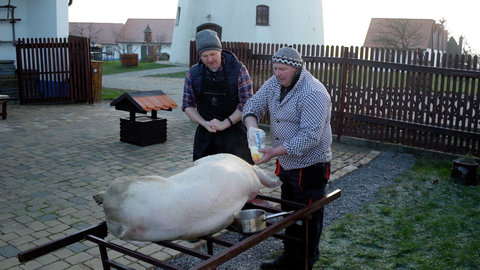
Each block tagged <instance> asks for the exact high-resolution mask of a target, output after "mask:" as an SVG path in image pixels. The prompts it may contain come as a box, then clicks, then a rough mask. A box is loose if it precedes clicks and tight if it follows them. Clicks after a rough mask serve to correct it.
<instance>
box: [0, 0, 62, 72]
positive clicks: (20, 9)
mask: <svg viewBox="0 0 480 270" xmlns="http://www.w3.org/2000/svg"><path fill="white" fill-rule="evenodd" d="M68 5H69V1H67V0H0V60H1V61H8V62H11V61H13V62H14V64H15V66H16V63H15V62H16V54H15V41H16V40H17V39H19V38H67V37H68Z"/></svg>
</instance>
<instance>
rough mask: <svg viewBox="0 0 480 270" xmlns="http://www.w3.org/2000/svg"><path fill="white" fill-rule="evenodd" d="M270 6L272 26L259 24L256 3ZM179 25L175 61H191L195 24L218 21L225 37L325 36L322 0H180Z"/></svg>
mask: <svg viewBox="0 0 480 270" xmlns="http://www.w3.org/2000/svg"><path fill="white" fill-rule="evenodd" d="M257 5H267V6H269V7H270V17H269V26H257V25H256V23H255V19H256V6H257ZM178 6H179V7H180V8H181V14H180V20H179V25H178V26H175V29H174V33H173V43H172V58H171V61H172V62H178V63H183V64H187V63H188V57H189V56H188V52H189V49H188V47H189V42H190V40H193V39H194V37H195V30H196V27H197V26H199V25H201V24H204V23H215V24H218V25H220V26H221V27H222V41H238V42H259V43H287V44H316V45H317V44H318V45H322V44H323V43H324V39H323V9H322V1H321V0H302V1H301V3H299V2H298V1H291V0H249V1H241V0H202V1H197V0H179V1H178Z"/></svg>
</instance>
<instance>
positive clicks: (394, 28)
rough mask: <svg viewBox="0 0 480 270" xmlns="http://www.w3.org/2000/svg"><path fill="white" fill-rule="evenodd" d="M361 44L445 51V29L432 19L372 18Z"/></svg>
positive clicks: (425, 50)
mask: <svg viewBox="0 0 480 270" xmlns="http://www.w3.org/2000/svg"><path fill="white" fill-rule="evenodd" d="M363 46H365V47H373V48H393V49H398V50H418V49H420V50H422V51H423V52H429V53H432V52H434V53H437V52H445V51H446V50H447V31H446V30H445V28H444V27H443V26H442V25H441V24H437V23H436V22H435V20H432V19H397V18H372V20H371V21H370V26H369V28H368V32H367V36H366V37H365V42H364V44H363Z"/></svg>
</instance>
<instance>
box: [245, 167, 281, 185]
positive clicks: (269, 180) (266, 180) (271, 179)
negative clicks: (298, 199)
mask: <svg viewBox="0 0 480 270" xmlns="http://www.w3.org/2000/svg"><path fill="white" fill-rule="evenodd" d="M252 168H253V171H254V172H255V174H256V175H257V177H258V179H260V183H262V185H264V186H266V187H269V188H275V187H279V186H280V185H281V184H282V182H280V180H279V179H278V177H277V176H276V175H275V174H273V173H267V172H266V171H264V170H263V169H261V168H259V167H258V166H255V165H253V166H252Z"/></svg>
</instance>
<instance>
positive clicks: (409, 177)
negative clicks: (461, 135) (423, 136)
mask: <svg viewBox="0 0 480 270" xmlns="http://www.w3.org/2000/svg"><path fill="white" fill-rule="evenodd" d="M451 167H452V161H451V160H437V159H428V158H419V159H418V160H417V162H416V164H415V166H414V167H413V168H412V169H411V170H409V171H407V172H405V173H404V174H403V175H401V176H400V177H398V178H397V179H396V180H395V183H394V184H393V185H391V186H388V187H385V188H383V189H382V190H381V191H380V192H379V194H378V200H377V201H376V202H373V203H370V204H369V205H367V206H366V207H365V208H364V209H363V210H362V211H361V212H360V213H356V214H349V215H347V216H346V217H344V218H343V219H341V220H339V221H338V222H336V223H335V224H333V225H332V226H330V227H329V228H328V229H326V230H325V231H324V233H323V235H322V239H321V241H320V243H321V244H320V250H321V255H320V259H319V261H318V262H317V263H316V265H315V269H480V256H479V254H480V185H477V186H464V185H459V184H456V183H455V182H454V181H453V180H452V179H451V178H450V169H451Z"/></svg>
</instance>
